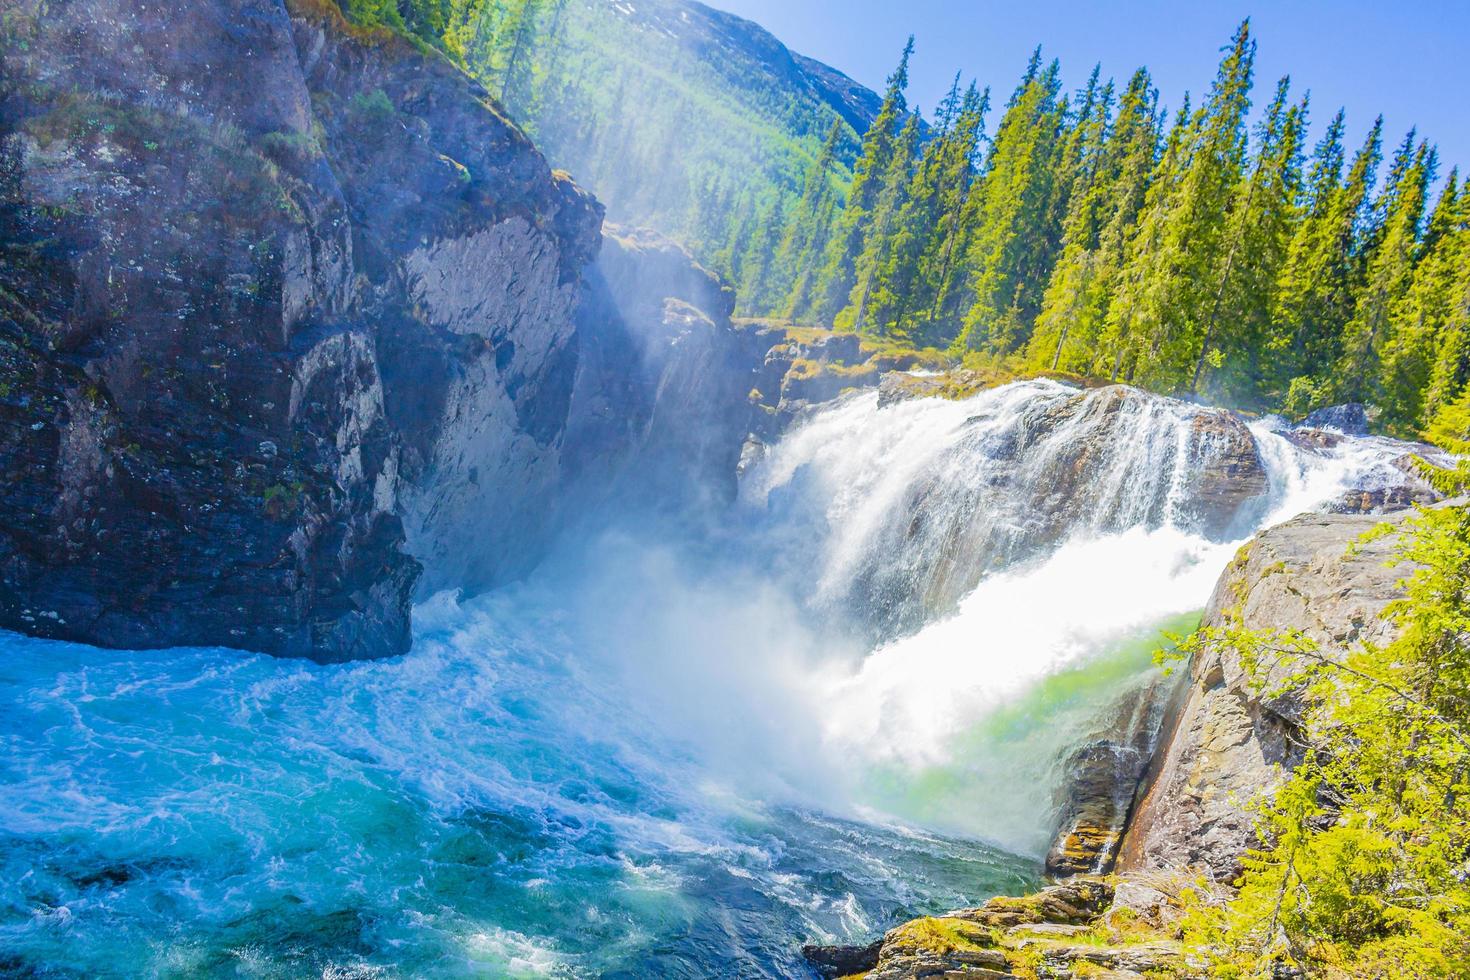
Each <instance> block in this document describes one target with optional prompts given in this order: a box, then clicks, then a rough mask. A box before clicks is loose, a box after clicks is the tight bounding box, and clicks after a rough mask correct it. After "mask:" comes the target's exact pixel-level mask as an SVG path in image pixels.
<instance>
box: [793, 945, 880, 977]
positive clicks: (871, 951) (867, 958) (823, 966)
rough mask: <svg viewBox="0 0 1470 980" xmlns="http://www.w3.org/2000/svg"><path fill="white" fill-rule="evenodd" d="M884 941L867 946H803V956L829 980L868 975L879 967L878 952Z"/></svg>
mask: <svg viewBox="0 0 1470 980" xmlns="http://www.w3.org/2000/svg"><path fill="white" fill-rule="evenodd" d="M882 948H883V940H881V939H876V940H874V941H873V942H871V943H868V945H866V946H803V947H801V955H802V956H803V957H805V958H806V961H807V962H808V963H810V964H811V965H812V966H813V967H815V968H816V970H817V972H818V973H819V974H821V975H822V976H823V977H827V978H828V980H835V978H836V977H850V976H852V975H853V974H855V973H866V972H868V971H869V970H871V969H872V968H873V967H875V966H877V965H878V952H879V950H881V949H882Z"/></svg>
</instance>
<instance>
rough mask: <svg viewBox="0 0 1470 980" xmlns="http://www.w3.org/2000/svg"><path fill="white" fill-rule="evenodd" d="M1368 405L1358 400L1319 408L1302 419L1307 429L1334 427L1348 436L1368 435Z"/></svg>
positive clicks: (1303, 425)
mask: <svg viewBox="0 0 1470 980" xmlns="http://www.w3.org/2000/svg"><path fill="white" fill-rule="evenodd" d="M1369 414H1370V413H1369V409H1368V406H1366V405H1363V404H1360V403H1358V402H1349V403H1348V404H1346V405H1332V406H1330V407H1328V408H1319V409H1317V410H1316V411H1315V412H1312V413H1310V414H1308V415H1307V417H1306V418H1304V419H1302V427H1303V428H1307V429H1332V430H1334V431H1337V432H1340V433H1342V434H1343V435H1346V436H1366V435H1367V434H1368V431H1369V423H1370V419H1369Z"/></svg>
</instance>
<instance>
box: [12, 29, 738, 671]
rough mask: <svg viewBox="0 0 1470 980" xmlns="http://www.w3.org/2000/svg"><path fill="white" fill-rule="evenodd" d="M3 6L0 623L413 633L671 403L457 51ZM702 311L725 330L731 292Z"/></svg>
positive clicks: (590, 217)
mask: <svg viewBox="0 0 1470 980" xmlns="http://www.w3.org/2000/svg"><path fill="white" fill-rule="evenodd" d="M3 30H4V32H5V37H4V45H3V50H0V55H3V59H4V63H3V66H0V79H3V81H0V363H3V375H0V471H3V473H4V479H3V482H0V626H4V627H8V628H14V629H21V630H25V631H27V632H31V633H35V634H38V635H42V636H51V637H58V638H65V639H73V640H81V641H86V642H92V643H101V644H106V645H111V646H136V647H151V646H169V645H179V644H223V645H228V646H235V647H241V648H246V649H251V650H260V651H267V652H271V653H277V654H284V655H291V656H307V657H312V658H315V659H318V660H340V659H350V658H356V657H364V656H380V655H385V654H392V653H398V652H401V651H403V650H404V649H406V648H407V645H408V641H409V605H410V599H411V597H412V595H413V594H414V588H415V582H416V581H418V580H420V577H421V575H422V581H421V584H420V586H419V588H420V589H421V590H429V589H434V588H438V587H440V586H443V585H447V584H455V585H463V586H467V587H470V588H475V587H483V586H486V585H489V584H494V583H495V582H497V581H501V580H504V579H505V578H507V577H509V576H513V575H516V574H519V573H520V572H522V571H524V570H525V569H526V568H528V567H529V566H530V565H531V564H532V563H533V562H534V561H535V559H536V556H537V554H538V547H540V545H541V543H542V542H543V541H544V539H545V536H546V535H547V534H548V533H549V532H550V530H551V529H552V528H553V527H554V526H555V523H556V521H557V518H558V515H557V511H556V508H555V507H554V505H553V503H552V501H554V500H555V499H557V497H558V495H559V493H560V491H561V489H562V488H563V487H564V486H565V485H566V484H567V482H568V481H569V480H570V479H572V478H573V476H574V475H575V474H576V473H578V472H582V471H587V470H590V469H592V468H593V467H592V466H591V464H590V463H588V460H589V459H593V458H611V457H620V458H626V457H628V456H630V455H633V454H635V453H636V452H637V448H638V446H639V442H638V440H639V439H646V437H647V436H648V432H647V428H648V427H649V426H651V425H652V424H654V423H653V421H652V420H655V419H667V418H669V417H670V412H664V413H663V414H660V413H659V411H658V408H659V405H660V403H661V401H662V400H663V394H662V391H661V389H660V388H659V385H660V384H662V383H663V382H664V381H665V379H666V374H667V371H665V370H664V369H668V370H672V368H671V364H672V362H673V361H675V360H677V359H678V358H666V359H665V360H664V361H662V362H660V364H658V365H655V366H654V367H653V368H651V369H650V371H649V372H648V374H646V375H644V376H641V377H640V379H638V380H637V381H636V382H630V383H622V384H621V386H620V384H619V383H615V382H613V381H609V379H610V378H613V376H614V375H615V373H616V372H615V370H614V365H616V364H618V363H620V362H619V358H620V357H623V356H625V355H626V353H627V351H628V349H629V347H630V341H629V340H628V337H629V334H630V331H631V328H630V327H629V326H628V323H627V322H625V320H624V318H623V316H622V313H621V310H620V304H619V301H618V300H617V299H614V298H612V297H610V296H609V294H608V290H607V288H606V285H605V284H604V282H603V281H602V279H601V277H600V276H599V275H598V274H597V273H596V272H589V271H588V270H589V267H590V265H591V263H592V262H593V260H594V258H595V256H596V254H597V252H598V249H599V246H600V235H599V226H600V221H601V209H600V207H599V206H598V205H597V204H596V202H595V201H593V200H591V199H590V198H589V197H587V196H586V195H584V194H583V193H582V192H581V191H579V190H578V189H577V188H576V187H575V185H573V184H572V183H571V182H570V181H569V180H568V179H566V178H564V177H562V176H558V175H555V174H553V173H552V172H551V171H550V170H549V168H548V167H547V165H546V163H545V161H544V160H543V159H542V158H541V156H540V155H539V154H538V153H537V152H536V150H535V148H534V147H533V146H531V144H530V143H529V142H528V141H527V140H526V139H525V138H524V137H523V136H522V135H521V134H520V132H519V131H518V130H516V129H515V128H514V127H513V126H512V125H511V124H509V123H508V122H507V121H506V120H505V119H504V118H503V117H502V116H501V115H500V114H499V113H498V111H497V110H496V109H495V107H494V106H493V105H492V104H491V103H490V102H489V100H488V98H487V97H486V96H485V94H484V92H483V91H481V90H480V89H479V88H478V87H477V86H476V85H475V84H474V83H473V82H471V81H470V80H469V79H468V78H467V77H465V76H464V75H463V74H462V73H460V72H459V71H457V70H456V69H454V68H453V67H451V66H450V65H449V64H448V63H446V62H443V61H440V60H436V59H434V58H432V57H427V56H425V55H423V54H422V53H420V52H419V51H418V50H416V49H415V48H413V47H412V46H411V45H409V44H408V43H407V42H404V41H402V40H401V39H398V38H396V37H393V36H391V35H388V34H385V33H381V32H364V31H362V30H360V29H358V28H355V27H352V26H350V25H348V24H347V23H346V22H345V21H344V20H343V19H342V17H341V15H340V13H339V12H338V11H337V8H336V6H335V4H333V3H331V2H328V0H202V2H199V3H192V4H186V5H183V6H168V5H139V4H137V3H134V2H132V0H47V2H45V3H42V2H40V0H18V2H17V3H14V4H11V6H10V8H9V9H7V12H6V17H5V18H4V25H3ZM646 251H647V250H645V252H646ZM673 264H677V262H674V263H673ZM686 267H687V260H686ZM686 271H687V270H686ZM662 274H663V273H660V275H662ZM695 278H696V279H699V277H698V276H696V277H695ZM701 281H702V282H703V283H704V284H705V286H707V287H708V286H709V283H710V279H709V277H708V276H707V275H704V276H703V278H702V280H701ZM646 285H647V288H648V290H650V291H652V292H659V289H660V288H661V287H660V283H659V282H653V283H650V284H646ZM715 288H716V291H717V287H715ZM633 292H636V290H633ZM662 299H663V297H662V295H660V296H658V297H657V298H656V302H657V303H658V304H659V305H660V306H661V305H662ZM623 300H624V301H625V302H626V303H627V304H628V305H629V307H630V309H633V310H635V311H636V312H639V313H641V312H643V311H644V310H645V309H646V306H647V304H646V303H644V304H640V303H639V302H637V301H635V300H633V299H629V297H628V296H624V297H623ZM699 304H704V305H705V306H707V307H708V309H707V310H701V309H700V308H699ZM684 312H685V313H686V314H687V315H688V317H689V318H690V319H691V320H700V319H701V318H702V326H701V328H702V329H704V338H703V339H704V340H705V341H706V342H707V344H708V345H709V346H710V348H711V349H715V348H719V349H720V350H722V351H726V352H728V351H732V350H735V346H734V345H733V341H732V340H731V338H732V337H733V332H732V331H731V330H730V328H729V324H728V322H727V319H726V318H727V315H728V305H727V304H726V303H724V302H723V301H722V300H721V299H720V298H719V296H718V295H712V294H711V293H710V292H709V290H708V289H706V291H705V292H703V293H701V294H699V295H698V296H694V297H693V298H692V299H691V300H689V301H688V309H686V310H685V311H684ZM658 321H659V323H665V322H666V317H665V316H664V312H663V311H662V310H660V311H659V316H658ZM703 324H708V326H707V328H706V327H703ZM720 344H725V345H726V346H725V347H719V345H720ZM664 346H665V347H670V346H675V347H677V346H679V345H676V344H673V343H672V342H671V341H670V342H668V343H666V344H665V345H664ZM693 346H695V345H694V344H692V343H691V344H685V345H683V347H690V348H692V347H693ZM758 362H759V361H758V358H757V359H756V361H755V363H758ZM645 383H647V384H650V385H652V387H651V388H648V390H641V389H639V386H640V385H645ZM685 384H686V386H687V385H689V384H690V382H688V381H687V380H686V382H685ZM595 397H602V398H603V399H604V402H605V403H604V404H603V405H602V406H601V411H603V412H604V414H610V415H617V416H619V417H620V418H622V419H623V420H624V421H622V422H620V423H618V424H616V425H613V426H605V427H603V428H598V427H597V426H596V425H594V424H592V423H589V422H586V421H585V420H580V419H577V418H574V416H573V412H574V404H575V405H576V407H577V408H579V409H585V410H587V411H592V410H594V408H596V406H595V404H593V403H594V402H595ZM741 397H742V398H743V392H742V393H741ZM741 404H743V402H742V403H741ZM722 407H724V406H722ZM742 438H743V434H742V435H736V436H732V437H730V439H731V442H730V446H729V448H728V450H727V452H728V453H729V454H738V452H739V446H740V443H741V440H742ZM733 469H734V462H733V458H732V460H731V462H730V472H731V474H733ZM732 478H733V477H732ZM468 540H473V541H474V546H473V547H466V546H465V542H466V541H468Z"/></svg>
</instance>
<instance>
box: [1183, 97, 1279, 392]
mask: <svg viewBox="0 0 1470 980" xmlns="http://www.w3.org/2000/svg"><path fill="white" fill-rule="evenodd" d="M1290 89H1291V80H1290V79H1289V78H1282V79H1281V81H1280V82H1278V83H1277V86H1276V95H1275V97H1274V98H1273V99H1272V100H1271V104H1270V106H1269V107H1267V110H1266V115H1265V118H1264V119H1263V120H1262V121H1261V125H1260V127H1259V129H1258V137H1257V141H1256V152H1255V160H1254V161H1253V163H1252V165H1251V171H1250V175H1249V176H1248V177H1247V178H1246V179H1245V180H1244V181H1243V182H1242V184H1241V186H1240V188H1239V189H1238V190H1237V192H1236V195H1235V201H1234V202H1233V204H1232V206H1231V212H1230V221H1229V225H1228V227H1227V229H1226V241H1227V246H1226V251H1225V260H1224V264H1223V266H1222V267H1221V269H1220V273H1219V284H1218V286H1217V287H1216V291H1215V296H1214V299H1213V301H1212V303H1211V305H1210V310H1209V315H1208V318H1207V319H1206V321H1205V334H1204V339H1203V341H1202V342H1201V345H1200V351H1199V354H1198V356H1197V357H1196V359H1195V368H1194V376H1193V378H1192V379H1191V381H1190V391H1191V392H1197V391H1199V390H1200V383H1201V381H1202V380H1203V376H1204V373H1205V370H1206V365H1207V364H1213V375H1214V383H1213V384H1212V389H1213V392H1214V393H1215V394H1216V395H1219V396H1223V397H1226V398H1228V399H1231V400H1234V401H1235V402H1237V403H1240V402H1242V401H1246V400H1250V399H1252V398H1253V396H1254V395H1255V390H1256V387H1257V384H1258V380H1259V378H1260V376H1261V368H1262V361H1261V354H1262V352H1263V351H1264V349H1265V347H1266V346H1267V343H1268V341H1269V339H1270V336H1271V331H1272V322H1271V314H1272V309H1273V306H1274V300H1275V294H1276V282H1277V279H1278V278H1279V277H1280V275H1281V269H1282V266H1283V265H1284V262H1285V258H1286V253H1287V250H1288V248H1289V246H1290V242H1291V237H1292V225H1293V221H1294V219H1295V217H1296V198H1297V194H1298V192H1299V190H1300V183H1301V153H1302V140H1303V137H1304V136H1305V133H1306V122H1307V119H1306V116H1307V104H1306V102H1305V100H1304V101H1302V102H1300V103H1298V104H1297V105H1294V106H1293V105H1288V101H1287V100H1288V97H1289V93H1290Z"/></svg>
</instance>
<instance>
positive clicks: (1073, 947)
mask: <svg viewBox="0 0 1470 980" xmlns="http://www.w3.org/2000/svg"><path fill="white" fill-rule="evenodd" d="M1113 903H1114V886H1113V884H1112V882H1111V881H1109V880H1107V879H1102V878H1077V879H1074V880H1072V881H1068V882H1064V883H1062V884H1059V885H1053V886H1051V887H1049V888H1045V889H1042V890H1041V891H1040V892H1037V893H1036V894H1034V895H1028V896H1026V897H1024V898H994V899H991V900H990V901H989V902H986V903H985V904H984V905H982V906H980V907H979V908H974V909H961V910H959V911H955V912H950V913H947V914H945V915H941V916H928V917H925V918H920V919H913V920H911V921H909V922H905V923H904V924H903V925H900V926H898V927H896V928H894V929H890V930H889V931H888V932H887V933H885V934H884V936H883V938H882V940H881V941H879V942H877V943H874V944H871V945H868V946H808V947H805V948H804V949H803V953H804V954H805V955H806V956H807V958H808V960H809V961H810V962H811V963H812V964H813V966H814V967H816V968H817V971H818V972H819V973H820V974H821V975H822V976H824V977H840V976H862V977H865V978H866V980H917V978H921V977H954V978H961V977H968V978H975V980H1006V978H1019V977H1020V976H1023V975H1024V976H1031V977H1043V978H1048V980H1070V978H1073V977H1099V976H1113V977H1118V978H1124V977H1129V978H1132V977H1142V976H1144V975H1145V974H1147V973H1149V972H1151V971H1157V970H1161V969H1165V968H1167V967H1169V966H1171V965H1175V964H1176V963H1177V960H1178V956H1179V949H1178V946H1177V945H1176V944H1174V943H1172V942H1170V941H1169V940H1167V939H1162V938H1159V939H1156V940H1154V941H1152V942H1109V941H1107V940H1110V939H1112V938H1113V937H1112V936H1111V935H1110V934H1109V931H1108V930H1107V929H1106V928H1102V929H1099V928H1098V925H1099V923H1100V920H1102V919H1103V917H1104V915H1105V913H1107V912H1108V911H1109V910H1110V909H1111V908H1112V907H1113Z"/></svg>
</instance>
